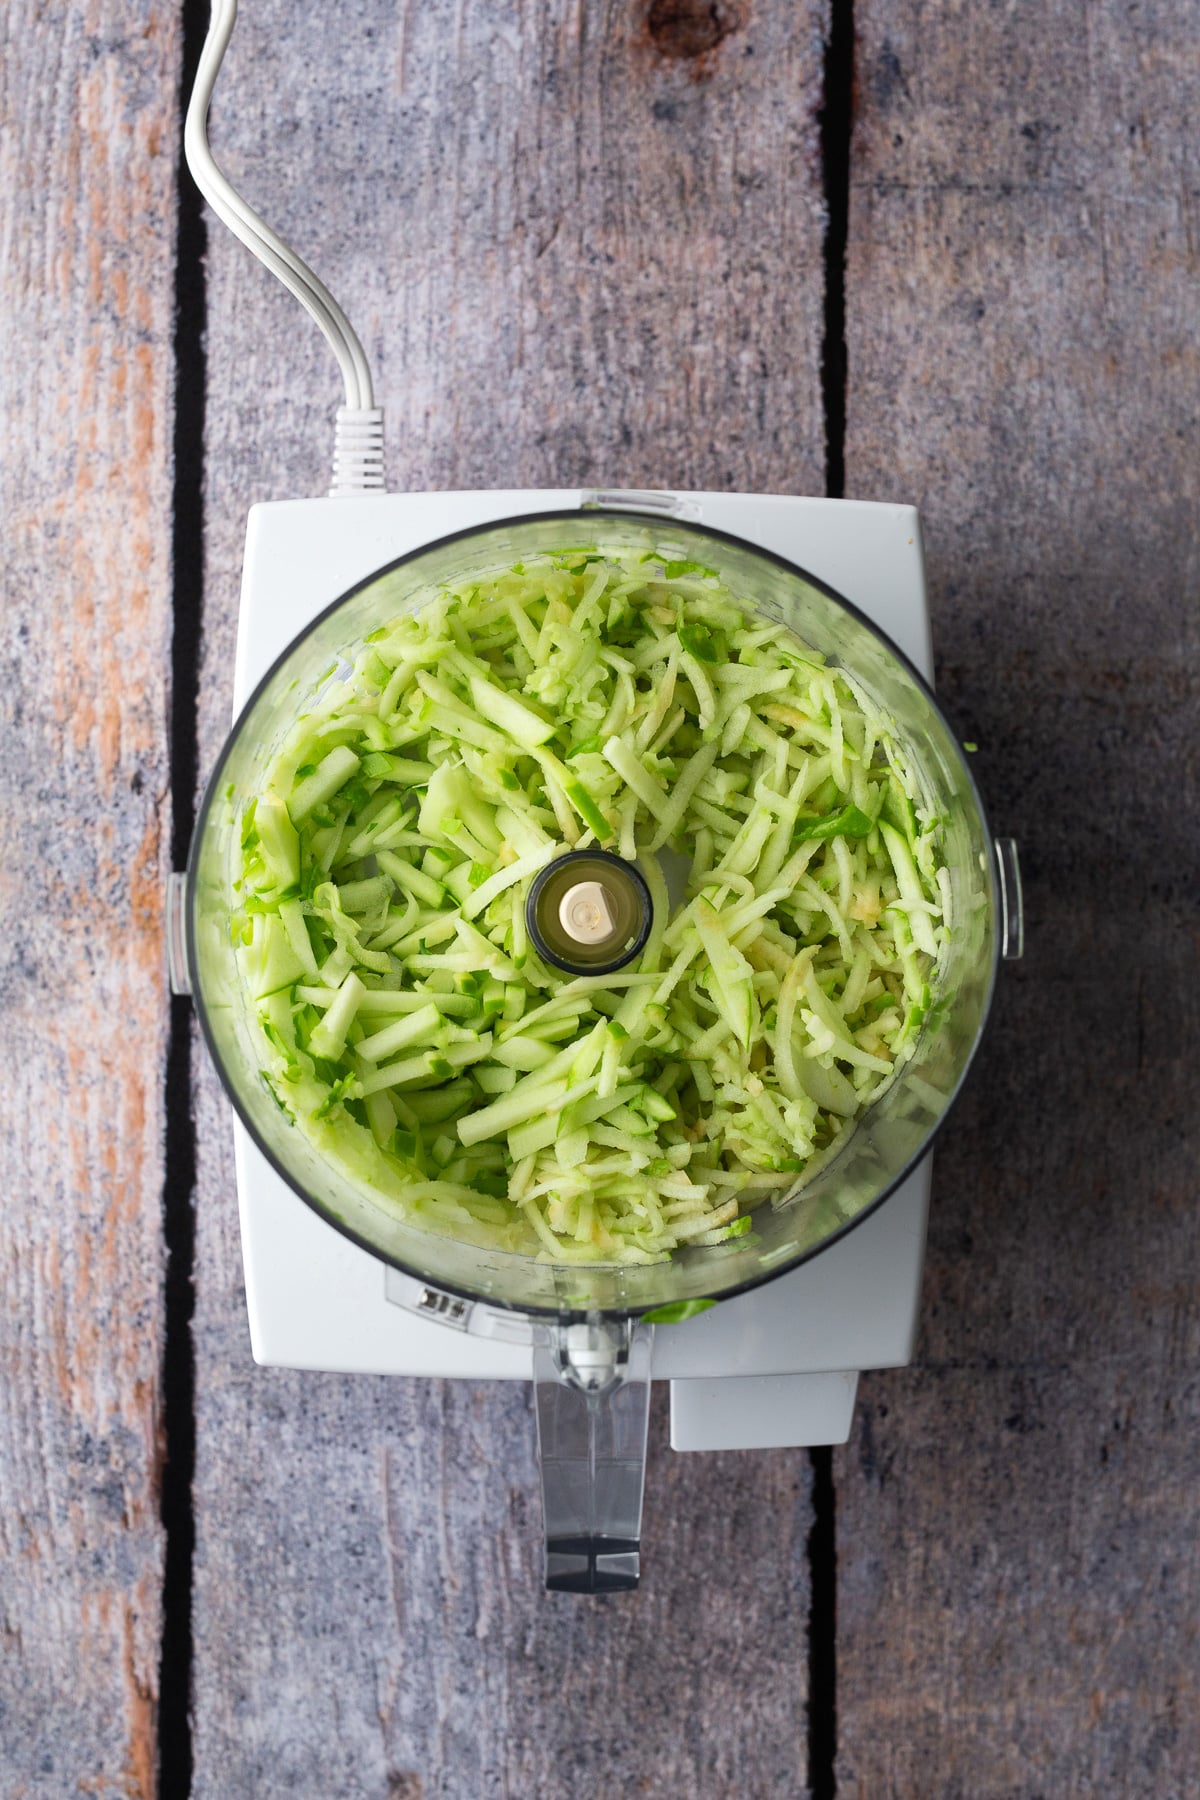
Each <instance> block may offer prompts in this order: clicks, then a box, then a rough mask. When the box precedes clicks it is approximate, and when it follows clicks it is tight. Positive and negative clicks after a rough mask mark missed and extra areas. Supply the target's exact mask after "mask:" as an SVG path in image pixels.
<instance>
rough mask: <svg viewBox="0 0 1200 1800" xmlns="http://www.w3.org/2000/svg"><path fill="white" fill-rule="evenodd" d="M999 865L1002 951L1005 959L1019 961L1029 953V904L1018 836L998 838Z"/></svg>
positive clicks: (997, 854) (997, 859) (997, 862)
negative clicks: (1023, 889) (1024, 893)
mask: <svg viewBox="0 0 1200 1800" xmlns="http://www.w3.org/2000/svg"><path fill="white" fill-rule="evenodd" d="M996 869H997V872H998V874H999V877H1000V954H1001V956H1002V957H1003V958H1004V960H1005V962H1019V961H1020V960H1021V958H1022V957H1023V956H1024V954H1025V907H1024V901H1023V898H1022V894H1021V864H1020V862H1019V860H1018V858H1017V840H1016V838H1007V837H1006V838H997V839H996Z"/></svg>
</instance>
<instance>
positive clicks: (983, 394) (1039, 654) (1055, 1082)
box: [837, 0, 1200, 1800]
mask: <svg viewBox="0 0 1200 1800" xmlns="http://www.w3.org/2000/svg"><path fill="white" fill-rule="evenodd" d="M856 20H857V25H858V31H859V46H858V57H859V63H858V91H859V96H860V102H861V110H860V114H859V118H858V121H857V126H856V135H855V139H854V161H853V186H852V205H851V221H850V224H851V230H850V253H849V264H848V295H849V313H848V331H849V352H850V390H849V417H848V444H847V471H848V483H849V485H850V491H851V492H855V493H862V494H895V495H896V496H897V497H900V498H904V499H911V500H914V501H916V502H917V503H918V504H919V505H920V506H921V508H922V510H923V513H924V515H925V521H926V529H927V545H928V551H929V558H930V570H931V577H932V589H933V603H934V640H935V644H936V646H937V650H938V658H939V680H940V684H941V689H942V693H943V696H944V698H945V700H946V702H947V704H948V706H949V707H950V708H951V710H952V713H953V715H954V717H955V718H956V719H957V720H958V722H959V723H960V726H961V729H962V732H963V735H964V737H968V738H972V739H976V740H978V742H979V744H980V746H981V750H980V755H979V758H978V762H979V772H980V776H981V779H982V781H983V783H984V785H985V789H986V791H987V792H988V794H989V796H990V799H991V803H992V811H993V815H994V818H995V821H996V824H997V826H998V828H1002V829H1006V830H1012V831H1014V832H1015V833H1016V835H1017V836H1018V837H1019V838H1020V840H1021V843H1022V848H1023V852H1024V861H1025V871H1026V881H1027V887H1026V892H1027V903H1028V913H1029V950H1028V956H1027V959H1026V962H1025V964H1024V965H1023V966H1022V967H1021V969H1020V970H1019V971H1017V972H1014V971H1006V972H1005V975H1004V980H1003V983H1002V992H1001V996H1000V1000H999V1004H998V1008H997V1017H996V1020H995V1025H994V1029H993V1032H992V1036H991V1040H990V1044H989V1046H988V1047H987V1049H986V1051H985V1054H984V1057H983V1059H982V1066H981V1068H980V1069H979V1071H978V1072H977V1074H976V1076H975V1078H974V1080H973V1083H972V1086H971V1089H970V1091H969V1094H968V1097H967V1099H966V1101H965V1103H964V1105H963V1106H962V1107H961V1109H960V1111H959V1112H958V1114H957V1115H956V1118H955V1120H954V1122H953V1124H952V1126H951V1128H950V1131H949V1132H948V1135H947V1139H946V1142H945V1147H944V1148H943V1149H942V1150H941V1152H940V1153H939V1157H938V1161H937V1165H936V1169H937V1173H936V1178H935V1196H934V1211H933V1221H932V1231H931V1241H930V1260H929V1271H928V1279H927V1284H926V1307H925V1328H924V1333H923V1341H922V1347H921V1356H920V1364H919V1367H918V1369H917V1370H916V1371H915V1372H914V1373H913V1374H911V1375H909V1376H905V1377H897V1376H881V1377H878V1378H877V1379H875V1380H873V1381H872V1382H870V1383H869V1384H864V1410H863V1416H862V1419H861V1426H860V1431H859V1434H858V1436H857V1439H856V1441H855V1442H854V1443H852V1444H851V1446H850V1447H848V1449H847V1451H846V1452H845V1453H844V1454H842V1455H839V1457H838V1459H837V1483H838V1508H839V1555H840V1562H839V1577H840V1588H839V1601H838V1607H839V1613H838V1622H839V1649H840V1657H839V1684H840V1704H839V1718H840V1734H841V1757H840V1786H839V1792H840V1793H842V1794H843V1795H846V1796H854V1797H860V1800H866V1797H867V1796H870V1797H871V1800H876V1797H877V1796H883V1795H895V1796H905V1797H908V1796H912V1797H916V1796H920V1800H940V1797H942V1796H945V1797H947V1800H949V1797H950V1796H959V1795H962V1796H970V1797H971V1800H992V1797H997V1800H998V1797H999V1796H1005V1797H1007V1796H1010V1795H1021V1796H1027V1795H1034V1794H1045V1795H1053V1796H1054V1797H1055V1800H1071V1797H1073V1796H1081V1797H1082V1796H1084V1795H1094V1794H1096V1793H1112V1794H1117V1793H1119V1794H1121V1795H1123V1796H1129V1797H1131V1800H1132V1797H1136V1796H1146V1797H1147V1800H1149V1797H1150V1796H1155V1797H1156V1800H1164V1797H1166V1796H1174V1795H1179V1796H1182V1795H1184V1794H1187V1793H1193V1792H1195V1791H1196V1790H1197V1786H1198V1784H1200V1726H1198V1724H1197V1718H1198V1714H1197V1708H1196V1705H1195V1686H1196V1670H1197V1666H1198V1665H1197V1643H1196V1638H1197V1618H1198V1617H1200V1558H1198V1556H1197V1551H1196V1546H1195V1530H1194V1511H1195V1495H1196V1491H1197V1481H1198V1478H1200V1451H1198V1449H1197V1443H1198V1439H1197V1432H1196V1411H1197V1385H1196V1376H1195V1368H1196V1357H1197V1351H1198V1349H1200V1281H1198V1278H1197V1258H1196V1250H1197V1223H1196V1212H1195V1206H1194V1198H1195V1168H1196V1120H1197V1112H1198V1109H1197V1104H1196V1099H1197V1096H1196V1081H1195V1073H1194V1071H1195V1067H1196V1052H1197V1047H1198V1037H1200V1032H1198V1020H1197V993H1198V985H1197V979H1196V977H1197V967H1196V965H1197V948H1198V943H1200V940H1198V939H1197V936H1196V929H1195V927H1196V914H1195V894H1196V876H1197V871H1196V846H1195V834H1194V831H1191V830H1190V828H1189V827H1188V826H1187V824H1186V821H1187V820H1188V819H1189V818H1194V816H1195V803H1196V760H1195V720H1196V716H1197V706H1196V702H1197V666H1198V664H1197V656H1196V650H1197V641H1196V640H1197V627H1196V619H1197V604H1196V603H1197V599H1198V598H1200V595H1198V591H1197V590H1198V587H1200V580H1198V570H1197V563H1196V554H1195V532H1196V521H1197V516H1198V501H1200V466H1198V464H1197V459H1196V453H1195V411H1196V374H1197V370H1198V368H1200V314H1198V312H1197V308H1196V300H1195V294H1196V274H1197V249H1196V245H1197V231H1196V218H1197V190H1196V169H1195V161H1194V153H1193V151H1192V150H1189V141H1190V142H1191V144H1192V145H1193V146H1194V107H1195V94H1196V91H1197V75H1198V74H1200V69H1198V68H1197V52H1196V45H1197V42H1198V41H1200V38H1198V27H1200V14H1198V12H1197V8H1196V6H1195V5H1194V4H1193V5H1189V6H1185V7H1183V8H1177V7H1168V6H1165V5H1159V4H1150V5H1146V6H1141V7H1138V8H1135V9H1130V8H1126V7H1118V6H1115V5H1105V6H1102V7H1097V6H1087V5H1082V4H1077V3H1076V0H1062V3H1060V4H1057V5H1055V6H1053V7H1052V8H1050V9H1049V11H1047V10H1046V9H1032V8H1026V7H1017V8H1011V7H1010V8H1001V7H982V8H980V7H976V8H974V9H966V10H963V9H960V8H955V9H953V10H952V11H950V12H946V11H944V10H939V9H937V8H931V7H927V6H923V5H921V4H919V3H918V0H911V3H905V0H860V4H858V5H857V6H856ZM1189 115H1190V116H1191V126H1192V129H1191V132H1190V137H1189Z"/></svg>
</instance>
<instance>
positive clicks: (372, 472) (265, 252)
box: [183, 0, 384, 495]
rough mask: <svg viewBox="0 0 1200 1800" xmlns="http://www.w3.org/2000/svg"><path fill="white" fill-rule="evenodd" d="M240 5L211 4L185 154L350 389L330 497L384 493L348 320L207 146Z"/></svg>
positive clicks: (364, 379) (369, 397) (378, 410)
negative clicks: (310, 322)
mask: <svg viewBox="0 0 1200 1800" xmlns="http://www.w3.org/2000/svg"><path fill="white" fill-rule="evenodd" d="M237 10H238V9H237V0H213V9H212V16H211V18H210V20H209V26H208V36H207V37H206V38H205V40H204V48H203V50H202V51H201V53H200V67H199V69H198V70H197V72H196V85H195V87H194V88H193V89H192V97H191V100H190V102H189V104H188V110H187V120H186V123H185V125H184V133H183V147H184V154H185V156H186V158H187V165H188V168H189V169H190V170H191V172H192V177H193V179H194V180H195V183H196V186H197V187H198V188H199V189H200V192H201V193H202V194H203V195H204V197H205V199H206V200H207V201H208V203H209V205H210V206H211V207H212V209H213V211H214V212H215V213H216V215H217V217H218V218H219V219H220V220H221V221H222V223H223V224H225V225H227V226H228V227H229V229H230V231H232V233H233V235H234V236H235V237H236V238H240V239H241V241H242V243H243V244H245V246H246V248H247V249H248V250H250V251H251V252H252V253H253V254H254V255H255V256H256V257H257V258H258V260H259V262H261V263H264V264H265V265H266V267H267V268H268V269H270V270H271V272H272V274H274V275H277V276H278V277H279V279H280V281H282V283H283V285H284V286H285V287H286V288H288V289H289V290H290V292H291V293H293V294H295V296H296V298H297V300H299V302H300V304H301V305H302V306H303V307H304V308H305V309H306V310H307V311H308V312H309V313H311V315H312V317H313V318H314V319H315V320H316V321H317V324H318V325H319V326H320V328H321V330H322V331H323V332H324V334H325V338H326V340H327V341H328V343H329V346H330V348H331V349H332V351H333V354H334V355H335V356H336V357H337V361H338V367H339V369H340V370H341V372H342V380H343V382H344V383H345V387H346V404H345V405H344V406H341V407H339V408H338V414H337V421H336V425H335V430H334V449H333V485H332V487H331V488H330V490H329V491H330V493H331V494H333V495H349V494H369V493H382V492H383V489H384V479H383V409H382V407H378V406H376V405H375V395H374V389H373V387H372V383H371V370H370V367H369V365H368V363H367V358H366V353H365V351H364V350H363V347H362V344H361V343H360V342H359V340H358V337H357V335H356V333H355V331H354V327H353V326H352V325H351V323H350V321H349V319H348V318H347V317H346V315H345V313H344V312H343V311H342V309H341V307H340V306H339V305H338V303H337V301H336V300H335V299H334V297H333V295H332V294H331V293H330V292H329V289H328V288H327V287H326V286H325V284H324V282H322V281H321V280H320V279H319V278H318V277H317V276H316V275H315V274H314V273H313V271H312V270H311V269H310V268H309V266H308V264H307V263H306V262H304V261H302V259H301V258H300V257H298V256H297V255H296V252H295V251H294V250H293V249H291V247H290V246H289V245H288V244H285V243H284V241H283V239H282V238H281V237H279V236H278V235H277V234H276V233H275V232H274V231H272V230H271V227H270V226H269V225H268V224H267V223H266V221H265V220H264V219H261V218H260V217H259V215H258V214H257V213H256V212H255V210H254V208H253V207H252V206H251V205H250V204H249V202H248V201H246V200H244V199H243V198H242V196H241V194H239V193H238V192H237V190H236V188H235V187H234V186H233V185H232V183H231V182H230V181H229V180H228V178H227V177H226V176H225V175H224V174H223V173H222V171H221V170H220V169H219V168H218V166H217V163H216V160H215V158H214V157H213V153H212V149H211V147H210V145H209V141H208V109H209V106H210V105H211V103H212V95H213V88H214V87H215V85H216V80H217V75H218V73H219V71H220V68H221V64H222V62H223V61H224V60H225V52H226V50H227V49H228V48H229V40H230V38H231V37H232V36H233V28H234V26H235V25H236V23H237Z"/></svg>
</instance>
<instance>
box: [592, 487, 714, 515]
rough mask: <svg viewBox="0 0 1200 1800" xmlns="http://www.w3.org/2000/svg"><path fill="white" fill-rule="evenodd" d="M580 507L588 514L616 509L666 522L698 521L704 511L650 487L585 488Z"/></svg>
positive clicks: (676, 495) (680, 497)
mask: <svg viewBox="0 0 1200 1800" xmlns="http://www.w3.org/2000/svg"><path fill="white" fill-rule="evenodd" d="M579 504H580V506H581V507H584V508H586V509H587V510H588V511H589V512H590V511H594V510H596V509H597V508H601V507H606V506H614V507H617V508H619V509H620V510H621V511H623V512H647V513H656V514H658V515H659V516H660V517H662V518H667V519H698V518H700V517H701V509H700V507H699V506H698V505H697V504H696V502H695V501H694V500H685V499H683V498H682V496H681V495H679V494H668V493H666V492H663V493H659V492H656V491H655V490H653V489H650V488H585V489H584V491H583V493H582V494H581V496H580V500H579Z"/></svg>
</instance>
